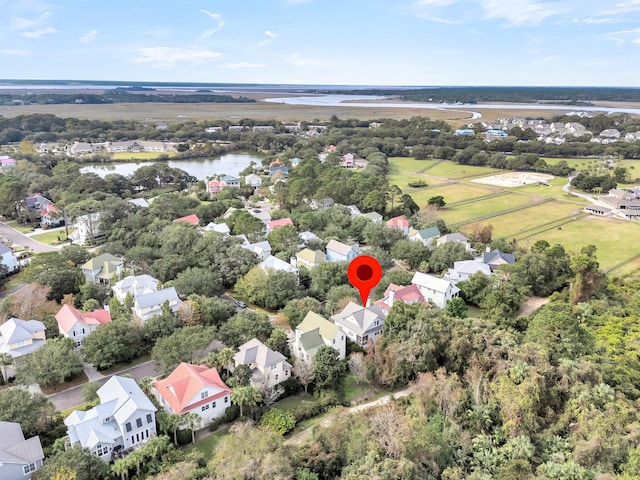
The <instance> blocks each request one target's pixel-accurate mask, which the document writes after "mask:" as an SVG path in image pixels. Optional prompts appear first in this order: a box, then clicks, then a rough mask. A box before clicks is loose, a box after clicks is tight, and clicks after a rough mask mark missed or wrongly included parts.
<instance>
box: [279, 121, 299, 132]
mask: <svg viewBox="0 0 640 480" xmlns="http://www.w3.org/2000/svg"><path fill="white" fill-rule="evenodd" d="M283 126H284V131H285V132H289V133H298V132H300V130H301V129H302V126H301V125H300V122H284V124H283Z"/></svg>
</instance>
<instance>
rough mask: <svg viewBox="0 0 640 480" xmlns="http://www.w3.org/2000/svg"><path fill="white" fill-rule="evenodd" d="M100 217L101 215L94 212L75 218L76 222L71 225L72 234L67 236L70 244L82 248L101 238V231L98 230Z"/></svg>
mask: <svg viewBox="0 0 640 480" xmlns="http://www.w3.org/2000/svg"><path fill="white" fill-rule="evenodd" d="M101 216H102V214H101V213H99V212H96V213H91V214H89V215H80V216H79V217H76V221H75V223H74V224H73V232H71V234H70V235H69V240H71V243H75V244H76V245H83V246H84V245H87V244H88V243H91V242H92V241H93V240H94V239H96V238H98V237H100V236H102V230H101V228H100V217H101Z"/></svg>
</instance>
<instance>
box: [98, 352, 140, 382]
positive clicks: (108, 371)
mask: <svg viewBox="0 0 640 480" xmlns="http://www.w3.org/2000/svg"><path fill="white" fill-rule="evenodd" d="M149 360H151V355H150V354H148V353H147V354H145V355H141V356H139V357H138V358H135V359H133V361H131V362H129V363H117V364H115V365H114V366H113V367H111V368H107V369H106V370H100V373H101V374H102V375H105V376H107V377H108V376H109V375H113V374H114V373H117V372H120V371H122V370H126V369H128V368H131V367H135V366H136V365H140V364H141V363H145V362H148V361H149Z"/></svg>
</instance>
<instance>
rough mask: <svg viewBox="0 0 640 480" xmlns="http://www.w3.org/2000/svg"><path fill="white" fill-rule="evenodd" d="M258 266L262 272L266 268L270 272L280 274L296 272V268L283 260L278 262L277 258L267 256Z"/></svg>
mask: <svg viewBox="0 0 640 480" xmlns="http://www.w3.org/2000/svg"><path fill="white" fill-rule="evenodd" d="M258 265H259V266H260V268H262V269H263V270H264V269H266V268H270V269H272V270H279V271H282V272H292V273H295V272H297V269H296V267H294V266H293V265H291V264H290V263H287V262H285V261H284V260H280V259H279V258H278V257H274V256H273V255H269V256H268V257H267V259H266V260H264V261H263V262H260V263H259V264H258Z"/></svg>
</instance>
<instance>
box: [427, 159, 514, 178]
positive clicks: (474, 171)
mask: <svg viewBox="0 0 640 480" xmlns="http://www.w3.org/2000/svg"><path fill="white" fill-rule="evenodd" d="M425 173H426V174H427V175H429V176H434V177H445V178H450V179H459V178H469V177H478V176H480V175H491V174H498V173H506V171H505V170H498V169H497V168H491V167H474V166H471V165H458V164H457V163H453V162H449V161H441V162H438V164H437V165H436V166H434V167H433V168H430V169H429V170H428V171H427V172H425Z"/></svg>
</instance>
